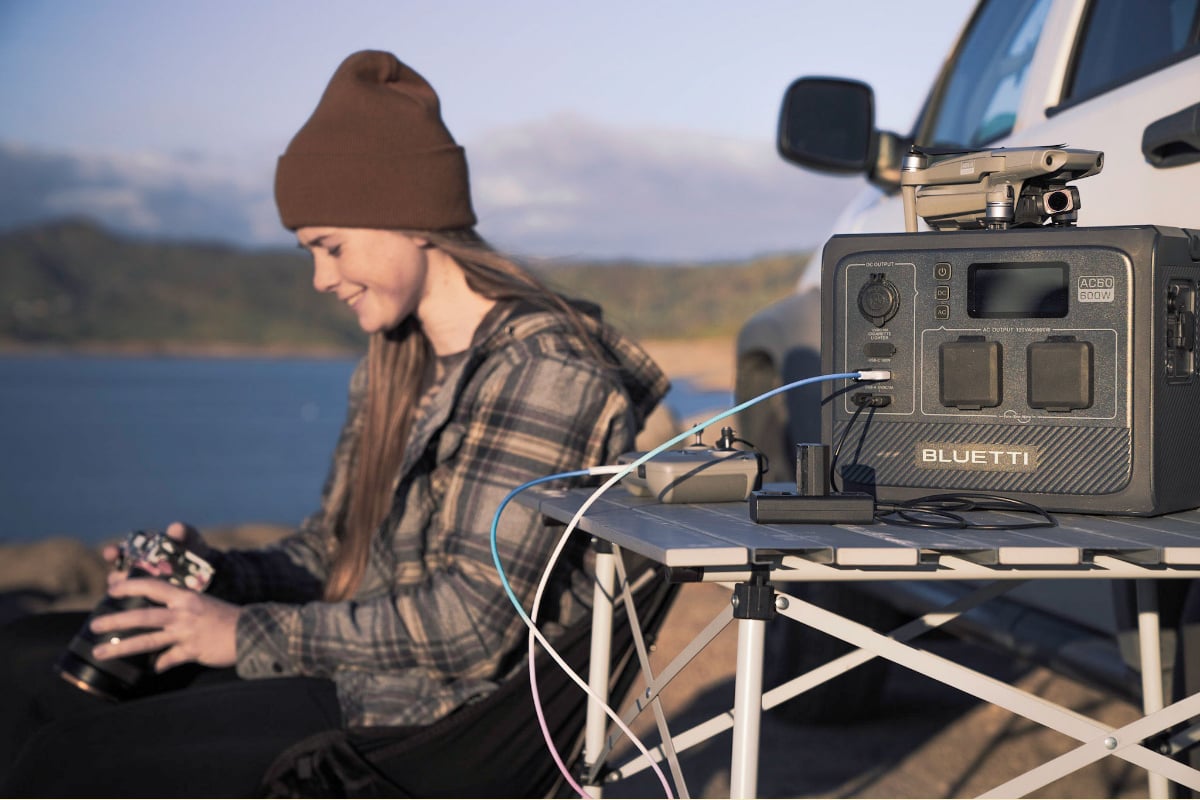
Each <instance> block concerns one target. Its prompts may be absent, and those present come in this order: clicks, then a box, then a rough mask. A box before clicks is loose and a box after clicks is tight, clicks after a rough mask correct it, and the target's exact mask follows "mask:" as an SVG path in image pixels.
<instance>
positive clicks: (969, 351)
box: [938, 336, 1002, 410]
mask: <svg viewBox="0 0 1200 800" xmlns="http://www.w3.org/2000/svg"><path fill="white" fill-rule="evenodd" d="M1001 355H1002V348H1001V347H1000V343H999V342H989V341H985V340H984V338H983V337H982V336H960V337H959V338H958V340H957V341H953V342H942V345H941V346H940V347H939V348H938V373H939V375H938V397H939V398H940V399H941V401H942V405H943V406H946V407H947V408H958V409H963V410H978V409H981V408H994V407H996V406H998V405H1000V399H1001V396H1002V395H1001V390H1002V387H1001V380H1000V375H1001V371H1000V359H1001Z"/></svg>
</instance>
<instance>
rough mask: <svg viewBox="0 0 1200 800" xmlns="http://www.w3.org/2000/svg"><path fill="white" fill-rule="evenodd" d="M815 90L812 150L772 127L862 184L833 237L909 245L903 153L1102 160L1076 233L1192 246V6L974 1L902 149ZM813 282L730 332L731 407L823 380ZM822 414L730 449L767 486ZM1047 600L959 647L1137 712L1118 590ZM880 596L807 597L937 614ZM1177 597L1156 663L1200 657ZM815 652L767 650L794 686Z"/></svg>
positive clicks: (788, 412)
mask: <svg viewBox="0 0 1200 800" xmlns="http://www.w3.org/2000/svg"><path fill="white" fill-rule="evenodd" d="M817 83H820V84H821V85H822V91H823V92H825V94H826V96H827V101H826V102H825V103H824V105H823V107H822V108H820V109H818V110H817V113H816V114H814V115H813V118H814V119H819V120H820V132H819V135H817V134H816V133H814V135H811V136H808V137H797V136H794V135H788V134H787V133H785V132H784V128H785V127H786V126H784V125H782V124H781V138H780V153H781V155H783V157H784V158H785V159H787V160H789V161H791V162H793V163H796V164H798V165H800V166H802V167H806V168H809V169H816V170H819V171H826V172H840V173H843V174H860V175H863V176H865V178H866V181H867V185H866V186H865V187H864V188H863V190H862V191H861V193H860V194H859V195H858V196H857V197H856V198H855V199H854V200H853V201H852V202H851V203H850V204H849V206H848V207H847V208H846V209H845V210H844V212H843V213H842V215H841V216H840V218H839V220H838V222H837V223H836V225H835V228H834V230H832V231H830V233H831V234H833V233H868V232H884V231H901V230H903V229H904V213H903V210H902V203H901V198H900V193H899V184H900V167H901V160H902V159H903V158H904V157H905V155H906V154H907V153H909V151H910V148H911V146H913V145H917V146H920V147H922V148H946V149H958V150H984V149H993V148H998V147H1016V146H1051V145H1064V144H1065V145H1067V146H1069V147H1074V148H1083V149H1087V150H1099V151H1102V152H1103V153H1104V168H1103V171H1102V172H1101V173H1100V174H1098V175H1095V176H1093V177H1089V178H1088V179H1087V180H1085V181H1081V182H1080V184H1079V191H1080V193H1081V200H1082V203H1081V210H1080V211H1079V225H1080V226H1081V227H1090V226H1102V225H1126V224H1157V225H1169V226H1177V227H1181V228H1190V229H1200V0H981V2H979V4H978V7H977V8H976V9H975V12H974V13H973V15H972V16H971V17H970V19H969V21H968V22H967V24H966V26H965V28H964V30H963V32H962V34H961V35H960V37H959V39H958V41H957V43H956V45H955V47H954V49H953V50H952V52H951V53H950V54H949V55H948V57H947V59H946V61H945V65H944V67H943V68H942V70H941V73H940V75H939V76H938V78H937V80H936V81H935V83H934V86H933V88H932V89H931V90H930V92H929V95H928V97H927V99H926V101H925V104H924V107H923V109H922V111H921V113H920V114H919V116H918V119H917V121H916V124H915V126H914V128H913V130H912V131H911V132H909V133H907V134H899V133H893V132H889V131H881V130H877V129H875V127H874V120H873V118H872V113H871V110H870V109H871V101H872V97H871V90H870V87H867V86H865V85H863V84H861V83H858V82H855V81H839V80H836V79H829V78H819V79H801V80H799V81H797V83H796V84H794V85H793V87H792V88H791V89H789V93H790V92H805V91H807V92H808V97H809V98H811V96H812V91H811V90H812V89H813V88H814V86H815V85H816V84H817ZM864 94H865V96H866V102H865V103H864V102H863V98H864ZM787 102H788V101H787V98H785V116H786V113H787ZM781 122H782V120H781ZM816 130H817V127H816V126H814V127H813V131H814V132H815V131H816ZM820 274H821V253H820V252H819V251H818V252H817V253H815V254H814V255H813V257H812V259H811V261H810V262H809V264H808V265H807V268H806V269H805V271H804V273H803V274H802V275H801V276H800V278H799V280H798V282H797V287H796V291H795V293H794V294H792V295H791V296H789V297H787V298H785V299H784V300H782V301H780V302H778V303H776V304H774V305H772V306H769V307H767V308H765V309H763V310H762V311H760V312H759V313H757V314H756V315H754V316H753V317H752V318H751V319H750V320H748V321H747V323H746V324H745V325H744V326H743V328H742V330H741V331H740V332H739V335H738V341H737V385H736V389H735V394H736V396H737V400H738V401H739V402H741V401H743V400H747V399H749V398H752V397H754V396H756V395H758V394H760V393H762V392H764V391H766V390H768V389H770V388H774V387H776V386H779V385H782V384H784V383H788V382H791V381H794V380H796V379H798V378H802V377H807V376H809V375H815V374H817V373H818V372H819V371H820ZM818 404H819V394H817V393H809V394H805V393H804V392H802V391H800V392H792V393H790V394H784V395H779V396H777V397H775V398H773V399H772V401H768V402H766V403H761V404H759V405H758V406H755V407H753V408H752V409H749V410H748V411H747V412H745V413H743V414H742V415H741V416H739V420H738V424H739V433H740V435H742V436H743V437H744V438H745V439H747V440H749V441H751V442H753V443H754V444H755V445H756V446H757V447H758V448H759V449H760V450H762V451H763V452H764V453H765V454H766V455H767V456H768V457H769V459H770V464H771V465H772V468H771V473H770V474H769V475H768V476H767V479H768V480H770V481H788V480H791V479H792V477H793V475H792V474H789V467H792V466H793V465H794V445H795V443H797V442H816V441H820V438H821V430H820V412H819V405H818ZM1197 413H1198V414H1200V409H1197ZM1039 583H1041V582H1039ZM1048 583H1049V584H1050V586H1049V589H1048V591H1049V592H1050V594H1049V595H1047V594H1046V593H1045V592H1039V593H1036V594H1027V595H1024V596H1021V597H1019V598H1018V599H1017V600H1016V601H1015V602H1017V603H1019V604H1020V605H1019V606H1017V605H1014V604H1012V603H1010V604H1008V605H1007V606H1006V605H1003V604H1001V605H999V606H996V607H993V608H992V609H990V610H988V611H986V612H985V613H981V614H977V615H975V617H974V618H972V619H970V620H967V621H966V623H965V624H964V625H962V626H960V628H959V632H960V633H962V634H963V635H967V636H974V637H977V638H980V639H982V640H984V641H987V642H989V643H991V644H994V645H998V646H1001V647H1004V648H1005V649H1007V650H1009V651H1014V650H1015V651H1017V652H1019V653H1021V654H1023V655H1026V656H1028V657H1030V658H1031V659H1035V660H1040V661H1042V662H1045V663H1050V664H1052V665H1054V666H1055V667H1057V668H1059V669H1061V670H1063V671H1065V672H1068V673H1071V674H1075V675H1077V676H1079V677H1083V678H1086V679H1089V680H1091V681H1092V682H1094V683H1099V684H1102V685H1105V686H1107V687H1109V688H1112V689H1114V690H1116V691H1121V692H1124V693H1126V694H1128V695H1130V696H1134V695H1135V693H1136V691H1137V689H1136V687H1137V680H1136V669H1137V664H1136V653H1135V652H1134V653H1129V652H1127V653H1125V657H1124V658H1121V657H1118V656H1119V653H1120V651H1122V650H1130V648H1126V647H1117V646H1115V645H1117V644H1118V643H1121V644H1124V642H1123V640H1124V639H1125V637H1124V636H1121V635H1119V634H1121V632H1122V631H1124V630H1125V629H1126V628H1127V626H1128V625H1129V624H1131V623H1130V622H1129V620H1127V619H1125V615H1126V604H1125V602H1124V601H1123V599H1122V598H1123V587H1121V586H1117V587H1115V588H1116V591H1115V592H1114V591H1112V589H1113V588H1114V587H1106V586H1104V584H1103V582H1092V581H1080V582H1075V583H1074V585H1073V586H1072V587H1065V586H1058V587H1055V586H1053V582H1048ZM1158 583H1160V584H1165V583H1166V582H1158ZM1084 585H1086V586H1088V587H1093V588H1092V589H1091V592H1093V593H1092V594H1089V593H1087V592H1085V591H1084V590H1083V589H1082V588H1081V587H1082V586H1084ZM880 588H881V590H882V591H877V592H875V593H873V595H872V596H867V595H865V594H864V593H863V591H862V590H853V589H849V588H846V587H840V586H838V585H837V584H828V585H827V586H824V587H821V586H816V585H814V586H813V587H811V588H810V591H811V593H812V599H813V600H814V601H815V602H818V603H825V604H828V605H831V606H836V607H837V608H838V609H839V610H841V611H843V612H847V613H849V614H850V615H851V616H857V617H858V618H859V619H861V620H862V621H864V622H868V623H874V624H876V625H885V624H888V623H889V622H891V621H892V620H893V618H894V615H895V614H896V613H897V611H898V610H902V611H913V610H916V609H918V608H920V607H921V606H922V604H925V603H928V602H930V601H933V600H944V599H946V598H944V597H937V598H934V597H930V596H928V595H929V593H930V592H934V591H935V590H934V589H930V588H927V586H923V587H920V591H921V592H922V593H924V595H923V596H914V595H913V594H912V593H911V592H904V591H902V590H901V588H900V587H895V586H888V585H881V587H880ZM1096 588H1099V589H1100V591H1101V594H1100V595H1099V596H1097V595H1096V594H1094V592H1095V591H1096ZM946 591H950V590H949V589H948V588H938V589H936V592H943V593H944V592H946ZM1186 591H1187V585H1186V584H1182V585H1180V586H1172V587H1170V588H1168V589H1166V590H1165V593H1164V596H1163V597H1162V598H1161V604H1162V608H1163V611H1164V613H1165V614H1166V615H1167V616H1166V617H1164V624H1165V625H1166V626H1167V628H1166V632H1165V635H1164V648H1165V650H1166V652H1165V653H1164V657H1165V663H1167V664H1175V663H1176V660H1177V655H1178V654H1181V653H1183V652H1184V651H1185V650H1186V649H1188V648H1189V647H1200V632H1196V633H1191V634H1190V636H1189V635H1188V634H1189V632H1190V631H1191V629H1192V628H1196V629H1197V630H1198V631H1200V619H1197V620H1190V621H1191V622H1192V623H1193V624H1192V625H1191V626H1190V627H1189V626H1186V625H1185V626H1180V627H1179V628H1178V630H1176V628H1175V626H1179V625H1180V623H1181V620H1182V621H1184V622H1186V621H1188V620H1186V619H1184V616H1185V615H1184V613H1183V606H1184V598H1185V594H1186ZM1114 597H1115V598H1116V601H1115V602H1114V600H1113V598H1114ZM1196 613H1197V614H1198V615H1200V610H1198V611H1197V612H1196ZM1172 615H1173V616H1174V619H1173V620H1172V619H1170V617H1171V616H1172ZM1114 634H1117V635H1115V636H1114ZM1176 634H1179V635H1178V636H1177V635H1176ZM818 637H819V635H818V634H809V635H804V636H795V635H794V636H792V637H791V638H788V637H771V638H783V639H784V640H785V644H784V645H783V652H781V653H778V654H776V656H777V658H776V659H774V660H775V661H776V662H777V663H779V664H780V665H781V669H784V670H785V671H787V672H790V673H791V674H794V669H795V666H796V662H797V661H800V662H805V661H809V660H811V661H812V662H813V663H819V662H820V661H821V660H822V659H823V658H825V656H827V655H828V654H829V653H830V651H831V650H836V649H837V648H838V647H840V643H837V642H836V641H834V640H832V639H828V637H819V638H818ZM1191 637H1195V639H1196V641H1195V642H1192V641H1191ZM876 661H879V660H878V659H877V660H876ZM1197 662H1200V651H1198V655H1197V656H1196V657H1193V658H1192V659H1191V661H1190V662H1189V663H1188V664H1186V665H1184V667H1180V668H1176V669H1175V670H1174V671H1175V675H1174V676H1173V680H1174V682H1175V685H1176V691H1177V692H1180V691H1188V692H1189V693H1190V692H1192V691H1196V690H1197V689H1200V663H1197ZM769 663H770V662H769ZM1180 663H1181V662H1180ZM784 665H786V669H785V667H784ZM885 668H886V665H884V664H882V663H879V664H876V663H874V662H870V663H868V664H867V665H864V666H862V667H859V668H858V669H857V670H854V671H852V672H851V673H848V674H847V675H846V676H843V678H842V683H841V685H837V684H834V685H831V686H829V688H828V689H826V691H825V692H824V693H821V692H809V693H806V694H805V695H802V696H801V697H800V698H797V699H796V700H795V701H793V702H792V704H791V705H790V708H789V707H785V709H787V710H786V711H785V712H784V713H792V714H795V715H796V716H797V717H798V718H804V719H809V720H814V719H822V718H825V719H828V718H832V717H834V716H837V717H846V716H853V715H856V714H866V713H871V711H872V710H873V709H874V707H875V705H876V704H877V702H878V699H879V691H880V687H881V686H882V685H883V681H882V680H881V678H882V676H881V674H880V672H879V671H880V670H882V669H885ZM1169 677H1170V676H1169ZM1185 684H1186V686H1185ZM1170 685H1171V683H1168V686H1170ZM834 698H837V700H836V702H827V701H833V699H834ZM848 698H850V699H851V702H847V699H848ZM855 701H856V702H855Z"/></svg>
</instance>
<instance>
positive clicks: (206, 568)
mask: <svg viewBox="0 0 1200 800" xmlns="http://www.w3.org/2000/svg"><path fill="white" fill-rule="evenodd" d="M120 553H121V554H120V559H119V561H118V563H117V567H116V568H117V569H127V570H128V572H129V575H130V577H134V578H144V577H149V578H157V579H159V580H164V581H166V582H168V583H170V584H172V585H174V586H179V587H181V588H185V589H193V590H195V591H199V592H202V591H204V590H205V589H207V588H208V586H209V584H210V583H211V582H212V576H213V568H212V566H211V565H210V564H209V563H208V562H207V561H205V560H204V559H203V558H200V557H199V556H197V555H196V554H195V553H192V552H190V551H188V550H187V548H185V547H184V546H183V545H182V544H180V543H179V542H176V541H175V540H173V539H170V538H168V537H167V535H166V534H165V533H162V532H159V531H134V532H132V533H130V534H129V535H128V536H127V537H126V539H125V542H124V544H123V545H122V546H121V551H120ZM152 605H155V604H154V603H153V602H151V601H150V600H147V599H146V598H145V597H119V598H117V597H111V596H109V595H107V594H106V595H105V596H104V598H103V599H102V600H101V601H100V602H99V603H97V604H96V608H95V609H94V610H93V611H92V613H91V615H89V616H88V619H87V622H85V623H84V624H83V627H82V628H80V629H79V632H78V633H76V634H75V636H74V637H73V638H72V639H71V642H70V643H69V644H68V645H67V650H66V652H65V653H63V655H62V657H61V658H60V659H59V661H58V665H57V669H58V671H59V674H60V675H62V677H63V679H64V680H66V681H67V682H68V683H70V684H72V685H74V686H77V687H78V688H80V689H82V690H84V691H86V692H90V693H92V694H95V695H98V696H100V697H104V698H107V699H110V700H124V699H126V698H128V697H129V696H130V695H132V694H133V693H134V691H135V690H136V688H137V685H138V683H139V682H140V681H141V680H142V678H143V676H144V675H145V674H146V673H147V672H149V671H151V670H152V669H153V663H154V658H155V657H156V656H157V655H158V654H157V653H139V654H137V655H133V656H127V657H125V658H111V659H98V658H96V657H95V656H94V655H93V654H92V650H93V648H95V647H96V645H98V644H100V643H101V642H102V641H109V642H116V641H120V640H121V639H125V638H129V637H130V636H136V635H137V634H139V633H144V632H145V631H144V630H142V629H131V630H127V631H114V632H112V633H108V634H97V633H94V632H93V631H92V629H91V624H92V620H93V619H95V618H96V617H98V616H101V615H104V614H112V613H115V612H117V611H129V610H131V609H136V608H146V607H148V606H152Z"/></svg>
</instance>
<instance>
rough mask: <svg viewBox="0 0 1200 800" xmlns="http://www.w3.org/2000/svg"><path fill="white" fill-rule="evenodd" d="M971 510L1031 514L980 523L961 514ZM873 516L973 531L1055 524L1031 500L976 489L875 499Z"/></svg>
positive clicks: (919, 525)
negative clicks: (1020, 519)
mask: <svg viewBox="0 0 1200 800" xmlns="http://www.w3.org/2000/svg"><path fill="white" fill-rule="evenodd" d="M972 511H1006V512H1017V513H1023V514H1033V515H1034V516H1036V517H1038V519H1036V520H1031V521H1029V522H995V523H980V522H972V521H970V520H967V519H966V518H965V517H963V516H961V515H962V514H966V513H970V512H972ZM875 519H877V520H879V521H880V522H888V523H891V524H893V525H905V526H908V527H911V528H932V529H954V530H972V531H1019V530H1026V529H1029V528H1053V527H1055V526H1056V525H1058V520H1056V519H1055V518H1054V517H1053V516H1052V515H1051V514H1050V512H1048V511H1046V510H1045V509H1043V508H1041V507H1040V506H1037V505H1035V504H1033V503H1029V502H1026V501H1024V500H1016V499H1014V498H1011V497H1004V496H1002V495H994V494H979V493H976V492H950V493H945V494H931V495H925V496H924V497H916V498H913V499H912V500H905V501H903V502H900V503H876V504H875Z"/></svg>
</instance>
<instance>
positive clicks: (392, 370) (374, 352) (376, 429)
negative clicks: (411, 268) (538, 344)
mask: <svg viewBox="0 0 1200 800" xmlns="http://www.w3.org/2000/svg"><path fill="white" fill-rule="evenodd" d="M412 235H415V236H420V237H421V238H424V239H426V240H428V241H429V243H430V244H431V245H432V246H434V247H436V248H438V249H440V250H442V251H444V252H445V253H446V254H448V255H449V256H450V257H451V258H453V259H454V260H455V261H456V262H457V263H458V264H459V266H461V267H462V269H463V272H464V274H465V276H466V280H467V285H468V286H470V287H471V289H472V290H474V291H475V292H478V293H479V294H481V295H483V296H484V297H487V298H491V299H494V300H523V301H526V302H529V303H532V304H533V305H535V306H540V307H542V308H545V309H547V310H557V311H561V312H563V313H564V314H565V315H566V317H567V318H568V320H569V321H570V322H571V324H572V325H573V326H574V327H575V328H576V329H577V330H579V331H580V332H584V331H585V330H586V327H585V325H584V322H583V319H582V315H581V314H580V313H579V312H578V311H577V310H576V309H575V308H573V307H572V306H571V305H570V304H569V303H567V302H566V301H565V300H564V299H563V298H562V297H561V296H559V295H558V294H556V293H555V292H553V291H551V290H550V289H549V288H547V287H546V286H545V285H544V284H543V283H542V282H541V281H539V280H538V279H537V278H535V277H534V276H533V275H531V274H530V273H529V272H527V271H526V270H525V269H523V268H522V267H520V266H519V265H517V264H516V263H515V262H514V261H512V260H511V259H510V258H508V257H506V256H504V255H502V254H501V253H499V252H497V251H495V250H494V249H492V247H491V246H490V245H488V243H487V242H486V241H484V240H483V238H482V237H480V236H479V235H478V234H477V233H476V232H475V231H474V229H462V230H453V231H439V232H428V231H420V232H413V233H412ZM585 341H589V342H590V341H591V339H590V337H589V338H587V339H585ZM592 348H593V349H592V353H591V355H592V356H593V357H596V358H597V359H601V360H602V359H603V356H602V354H601V352H600V348H599V347H598V346H595V345H593V346H592ZM432 357H433V354H432V348H431V347H430V344H429V340H428V339H427V338H426V336H425V334H424V332H423V331H422V330H421V326H420V325H419V324H418V322H417V321H416V318H415V317H413V316H410V317H408V318H407V319H405V320H404V321H403V322H402V323H401V324H400V325H399V326H398V327H396V328H394V329H392V330H389V331H384V332H380V333H374V334H372V335H371V337H370V340H369V343H368V347H367V394H366V398H365V403H364V409H363V426H362V429H361V435H360V438H359V441H358V445H357V450H356V453H355V454H354V456H353V457H352V459H351V466H350V476H349V478H350V479H349V480H348V481H343V482H342V483H341V487H342V488H341V491H340V492H339V493H338V495H337V496H335V497H332V498H330V506H331V510H332V512H333V513H334V519H335V520H336V521H337V522H336V526H335V530H336V532H337V546H336V549H335V551H334V553H333V560H332V564H331V566H330V569H329V577H328V579H327V580H326V582H325V599H326V600H329V601H338V600H345V599H348V598H350V597H352V596H353V595H354V593H355V592H356V591H357V590H358V586H359V584H360V583H361V582H362V579H363V575H364V573H365V572H366V569H367V562H368V557H369V555H370V549H371V538H372V536H373V535H374V533H375V531H376V530H378V528H379V526H380V524H381V523H382V522H383V521H384V519H385V517H386V516H387V514H388V512H389V511H390V510H391V507H392V483H393V481H394V480H395V477H396V474H397V472H398V470H399V469H400V462H401V459H402V458H403V455H404V450H405V446H406V443H407V441H408V435H409V428H410V426H411V424H412V418H413V412H414V410H415V409H416V407H417V403H418V402H419V401H420V390H418V389H417V388H416V387H419V386H422V382H423V381H424V380H425V376H426V374H427V371H428V370H429V368H430V365H431V360H432Z"/></svg>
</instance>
